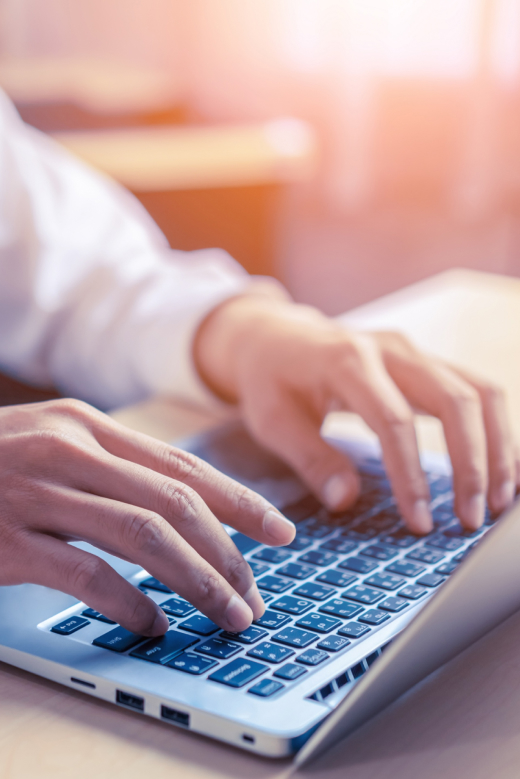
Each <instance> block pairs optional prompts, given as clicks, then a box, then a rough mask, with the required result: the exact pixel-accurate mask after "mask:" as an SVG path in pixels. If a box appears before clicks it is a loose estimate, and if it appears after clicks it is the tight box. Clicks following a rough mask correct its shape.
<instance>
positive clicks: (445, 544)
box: [426, 533, 464, 552]
mask: <svg viewBox="0 0 520 779" xmlns="http://www.w3.org/2000/svg"><path fill="white" fill-rule="evenodd" d="M426 546H434V547H436V548H437V549H444V550H445V551H446V552H455V551H456V550H457V549H460V548H461V546H464V541H463V540H462V539H461V538H450V537H449V536H445V535H444V533H440V534H439V535H436V536H432V537H431V538H428V539H427V541H426Z"/></svg>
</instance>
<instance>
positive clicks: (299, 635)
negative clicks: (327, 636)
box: [273, 628, 318, 648]
mask: <svg viewBox="0 0 520 779" xmlns="http://www.w3.org/2000/svg"><path fill="white" fill-rule="evenodd" d="M317 638H318V636H317V635H316V633H309V632H308V631H307V630H298V628H284V629H283V630H280V632H279V633H276V634H275V635H274V636H273V641H278V642H279V643H280V644H287V646H294V647H297V648H298V647H300V648H301V647H305V646H308V645H309V644H312V642H313V641H316V639H317Z"/></svg>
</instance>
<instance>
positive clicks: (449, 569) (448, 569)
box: [83, 560, 459, 614]
mask: <svg viewBox="0 0 520 779" xmlns="http://www.w3.org/2000/svg"><path fill="white" fill-rule="evenodd" d="M458 567H459V565H458V563H455V562H454V561H453V560H450V561H449V562H447V563H442V564H441V565H439V567H438V568H436V569H435V573H440V574H441V575H442V576H449V575H450V574H452V573H453V571H455V570H456V569H457V568H458ZM84 613H85V612H83V614H84Z"/></svg>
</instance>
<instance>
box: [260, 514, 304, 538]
mask: <svg viewBox="0 0 520 779" xmlns="http://www.w3.org/2000/svg"><path fill="white" fill-rule="evenodd" d="M263 528H264V532H265V533H266V535H268V536H269V538H271V539H272V540H273V541H274V542H275V543H276V544H290V543H291V541H292V540H293V538H294V536H295V535H296V528H295V527H294V524H293V523H292V522H291V521H290V520H288V519H286V518H285V517H283V516H282V515H281V514H279V513H278V511H275V510H274V509H269V510H268V511H266V512H265V514H264V522H263Z"/></svg>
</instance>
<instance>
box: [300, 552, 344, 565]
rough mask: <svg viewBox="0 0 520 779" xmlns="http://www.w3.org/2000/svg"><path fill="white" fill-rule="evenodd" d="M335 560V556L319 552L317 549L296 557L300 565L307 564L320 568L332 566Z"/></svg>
mask: <svg viewBox="0 0 520 779" xmlns="http://www.w3.org/2000/svg"><path fill="white" fill-rule="evenodd" d="M337 559H338V558H337V557H336V555H335V554H331V552H320V551H319V550H317V549H313V550H311V551H310V552H306V553H305V554H302V555H300V557H298V561H299V562H300V563H309V564H310V565H320V566H325V565H333V564H334V563H335V562H337Z"/></svg>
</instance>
